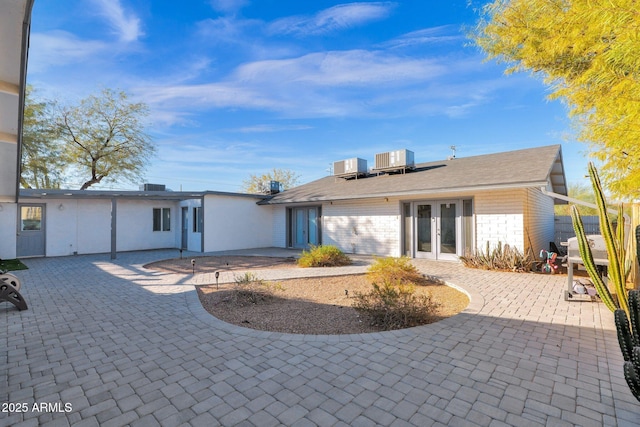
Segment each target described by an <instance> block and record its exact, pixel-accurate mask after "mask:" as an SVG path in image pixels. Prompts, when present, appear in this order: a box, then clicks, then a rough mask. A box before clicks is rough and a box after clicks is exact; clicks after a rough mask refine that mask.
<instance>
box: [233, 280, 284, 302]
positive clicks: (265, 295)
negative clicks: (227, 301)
mask: <svg viewBox="0 0 640 427" xmlns="http://www.w3.org/2000/svg"><path fill="white" fill-rule="evenodd" d="M281 289H282V286H280V285H279V284H272V283H268V282H265V281H264V280H262V279H259V278H258V276H256V275H255V274H253V273H244V274H243V275H240V276H234V284H233V294H232V295H233V297H232V300H233V302H234V303H235V304H236V305H240V306H244V305H247V304H258V303H259V302H261V301H266V300H269V299H271V298H273V296H274V292H275V291H277V290H281Z"/></svg>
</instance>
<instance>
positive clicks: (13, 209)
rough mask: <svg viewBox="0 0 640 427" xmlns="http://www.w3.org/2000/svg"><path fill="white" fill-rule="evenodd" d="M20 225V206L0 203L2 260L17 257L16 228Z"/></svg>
mask: <svg viewBox="0 0 640 427" xmlns="http://www.w3.org/2000/svg"><path fill="white" fill-rule="evenodd" d="M17 224H18V205H17V204H16V203H0V258H2V259H13V258H15V257H16V243H17V241H16V227H17Z"/></svg>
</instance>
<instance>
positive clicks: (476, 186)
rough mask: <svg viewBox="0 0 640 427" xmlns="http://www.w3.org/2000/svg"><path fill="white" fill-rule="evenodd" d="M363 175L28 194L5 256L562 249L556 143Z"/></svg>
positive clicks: (1, 238)
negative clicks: (291, 183) (258, 187)
mask: <svg viewBox="0 0 640 427" xmlns="http://www.w3.org/2000/svg"><path fill="white" fill-rule="evenodd" d="M383 154H388V153H383ZM409 157H411V158H412V157H413V155H411V156H409ZM360 160H361V159H360ZM338 163H339V162H338ZM356 163H357V162H356ZM361 166H362V164H361ZM361 169H362V170H360V171H359V170H357V169H356V170H355V173H349V172H347V173H343V172H342V171H340V172H339V173H336V174H334V175H332V176H327V177H325V178H322V179H319V180H316V181H313V182H310V183H308V184H304V185H301V186H298V187H296V188H293V189H289V190H286V191H283V192H280V193H277V194H270V195H255V194H241V193H227V192H216V191H204V192H172V191H118V192H116V191H92V190H84V191H80V190H24V189H23V190H20V193H19V200H18V204H17V206H18V208H17V213H14V211H13V210H12V209H10V208H7V206H8V205H9V203H0V258H15V257H30V256H65V255H75V254H89V253H111V255H112V256H113V257H115V255H116V253H117V252H121V251H132V250H147V249H161V248H177V249H186V250H190V251H196V252H210V251H221V250H232V249H250V248H260V247H280V248H307V247H308V246H309V245H318V244H333V245H337V246H338V247H340V248H341V249H342V250H343V251H345V252H347V253H360V254H376V255H381V256H400V255H407V256H410V257H425V258H432V259H441V260H455V259H457V258H458V257H459V256H460V255H463V254H465V253H466V252H473V251H475V250H476V248H478V247H484V245H485V244H486V242H489V243H490V244H491V245H496V244H497V243H498V242H502V243H508V244H510V245H513V246H515V247H517V248H518V249H520V250H521V251H526V250H528V249H532V250H534V252H537V251H539V250H540V249H548V247H549V242H551V241H553V239H554V212H553V206H554V198H553V197H552V196H551V195H549V194H553V193H558V194H561V195H566V184H565V175H564V167H563V163H562V151H561V147H560V146H557V145H556V146H547V147H539V148H531V149H526V150H518V151H511V152H506V153H497V154H490V155H482V156H474V157H466V158H456V159H449V160H443V161H438V162H429V163H419V164H413V163H409V164H406V165H404V164H403V165H402V167H397V166H393V167H390V168H383V169H376V168H374V169H373V170H372V171H369V170H367V169H366V166H365V167H364V168H361Z"/></svg>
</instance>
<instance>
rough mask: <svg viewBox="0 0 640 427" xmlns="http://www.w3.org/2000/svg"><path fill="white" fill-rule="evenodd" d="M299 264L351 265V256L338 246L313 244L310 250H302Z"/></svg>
mask: <svg viewBox="0 0 640 427" xmlns="http://www.w3.org/2000/svg"><path fill="white" fill-rule="evenodd" d="M298 265H299V266H300V267H338V266H342V265H351V258H349V257H348V256H347V255H345V253H344V252H342V251H341V250H340V249H338V247H337V246H333V245H326V246H311V248H310V249H309V250H308V251H302V255H301V256H300V258H299V259H298Z"/></svg>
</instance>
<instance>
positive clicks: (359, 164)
mask: <svg viewBox="0 0 640 427" xmlns="http://www.w3.org/2000/svg"><path fill="white" fill-rule="evenodd" d="M32 8H33V0H3V2H2V6H1V9H2V13H0V258H4V259H9V258H16V257H29V256H64V255H73V254H88V253H111V256H112V257H115V255H116V254H117V252H119V251H131V250H145V249H159V248H184V249H188V250H192V251H199V252H209V251H217V250H230V249H245V248H258V247H269V246H272V247H282V248H305V247H308V246H309V245H314V244H335V245H337V246H338V247H340V248H341V249H343V250H344V251H345V252H348V253H366V254H378V255H391V256H399V255H407V256H411V257H428V258H433V259H456V258H457V257H458V256H460V255H463V254H464V253H465V252H467V251H474V250H475V249H476V248H477V247H480V246H484V245H485V243H486V242H489V243H490V244H492V245H495V244H497V243H498V242H503V243H508V244H511V245H513V246H515V247H517V248H519V249H520V250H522V251H525V250H527V249H533V250H534V251H537V250H539V249H541V248H548V245H549V242H551V241H552V240H553V233H554V221H553V219H554V214H553V205H554V202H555V201H554V200H557V199H554V193H555V194H559V195H566V194H567V189H566V180H565V175H564V165H563V162H562V151H561V147H560V146H558V145H555V146H548V147H539V148H531V149H526V150H518V151H510V152H506V153H497V154H490V155H483V156H474V157H466V158H456V159H448V160H443V161H435V162H429V163H420V164H415V163H414V162H413V153H412V152H410V151H408V150H397V151H393V152H388V153H380V154H376V165H375V166H374V168H373V169H372V170H369V169H368V168H367V166H366V162H365V161H364V160H362V159H359V158H356V159H348V160H345V161H339V162H336V164H335V165H336V170H335V173H334V175H332V176H328V177H325V178H322V179H319V180H316V181H313V182H310V183H308V184H304V185H301V186H299V187H296V188H293V189H290V190H287V191H284V192H282V193H278V194H270V195H249V194H239V193H225V192H216V191H204V192H170V191H120V192H114V191H73V190H20V189H19V174H20V172H19V164H20V150H21V143H22V116H23V109H24V95H25V81H26V69H27V56H28V45H29V32H30V21H31V10H32ZM379 163H380V164H379Z"/></svg>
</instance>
